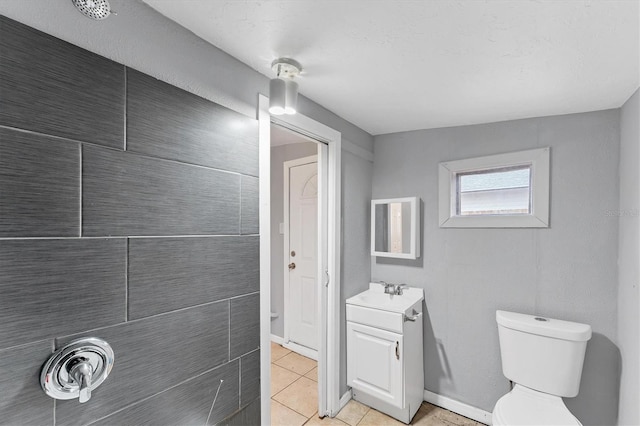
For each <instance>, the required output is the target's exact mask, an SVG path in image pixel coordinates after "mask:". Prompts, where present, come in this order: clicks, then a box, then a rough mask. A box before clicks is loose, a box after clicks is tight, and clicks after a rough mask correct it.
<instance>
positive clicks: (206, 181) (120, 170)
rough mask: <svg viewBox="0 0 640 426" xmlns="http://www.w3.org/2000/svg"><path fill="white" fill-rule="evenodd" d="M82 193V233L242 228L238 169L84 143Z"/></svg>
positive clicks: (220, 231)
mask: <svg viewBox="0 0 640 426" xmlns="http://www.w3.org/2000/svg"><path fill="white" fill-rule="evenodd" d="M114 164H117V165H118V167H113V165H114ZM82 195H83V196H82V235H83V236H98V235H205V234H239V233H240V230H239V221H238V211H239V208H240V205H239V204H240V176H239V175H237V174H232V173H227V172H221V171H217V170H211V169H206V168H204V167H194V166H191V165H187V164H180V163H176V162H172V161H166V160H158V159H155V158H149V157H143V156H140V155H135V154H130V153H128V152H122V151H114V150H110V149H105V148H100V147H94V146H85V147H83V152H82Z"/></svg>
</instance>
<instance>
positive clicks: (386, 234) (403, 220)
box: [371, 197, 420, 259]
mask: <svg viewBox="0 0 640 426" xmlns="http://www.w3.org/2000/svg"><path fill="white" fill-rule="evenodd" d="M419 213H420V199H419V198H418V197H406V198H393V199H387V200H372V201H371V255H372V256H381V257H395V258H400V259H417V258H419V257H420V214H419Z"/></svg>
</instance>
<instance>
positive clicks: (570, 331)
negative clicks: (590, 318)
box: [496, 311, 591, 341]
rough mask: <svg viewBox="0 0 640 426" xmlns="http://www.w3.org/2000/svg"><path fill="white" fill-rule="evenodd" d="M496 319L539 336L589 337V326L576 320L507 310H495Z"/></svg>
mask: <svg viewBox="0 0 640 426" xmlns="http://www.w3.org/2000/svg"><path fill="white" fill-rule="evenodd" d="M496 321H497V322H498V324H499V325H501V326H503V327H506V328H510V329H513V330H518V331H523V332H525V333H531V334H537V335H539V336H546V337H554V338H556V339H564V340H572V341H586V340H589V339H591V326H590V325H587V324H580V323H577V322H571V321H563V320H558V319H552V318H546V317H540V316H535V315H526V314H518V313H515V312H507V311H496Z"/></svg>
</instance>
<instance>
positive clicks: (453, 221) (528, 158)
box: [438, 147, 551, 228]
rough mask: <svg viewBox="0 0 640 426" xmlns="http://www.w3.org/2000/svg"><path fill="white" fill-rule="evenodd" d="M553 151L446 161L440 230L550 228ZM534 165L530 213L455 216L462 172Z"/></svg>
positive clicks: (442, 166)
mask: <svg viewBox="0 0 640 426" xmlns="http://www.w3.org/2000/svg"><path fill="white" fill-rule="evenodd" d="M550 152H551V148H549V147H546V148H539V149H531V150H527V151H519V152H511V153H507V154H498V155H488V156H486V157H477V158H468V159H465V160H457V161H447V162H445V163H440V167H439V171H438V173H439V177H438V178H439V223H440V227H441V228H548V227H549V157H550V155H549V154H550ZM525 165H530V166H531V214H527V215H522V214H514V215H509V214H502V215H477V216H476V215H469V216H459V215H457V214H456V176H457V175H458V174H459V173H469V172H474V171H481V170H489V169H497V168H503V167H512V166H525Z"/></svg>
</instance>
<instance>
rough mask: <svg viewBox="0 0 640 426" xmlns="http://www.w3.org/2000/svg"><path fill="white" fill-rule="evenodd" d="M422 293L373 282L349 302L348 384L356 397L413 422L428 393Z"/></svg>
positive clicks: (378, 408)
mask: <svg viewBox="0 0 640 426" xmlns="http://www.w3.org/2000/svg"><path fill="white" fill-rule="evenodd" d="M423 299H424V291H423V290H422V289H421V288H413V287H407V286H404V285H394V284H386V283H371V284H369V290H367V291H365V292H362V293H360V294H357V295H355V296H353V297H351V298H349V299H347V384H348V385H349V386H351V387H352V392H353V398H354V399H355V400H356V401H360V402H362V403H363V404H366V405H368V406H370V407H373V408H375V409H376V410H378V411H382V412H383V413H386V414H388V415H390V416H392V417H395V418H396V419H398V420H400V421H402V422H404V423H407V424H408V423H409V422H410V421H411V419H412V418H413V416H414V415H415V413H416V412H417V411H418V408H420V404H421V403H422V401H423V394H424V374H423V369H424V362H423V358H422V300H423Z"/></svg>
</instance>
